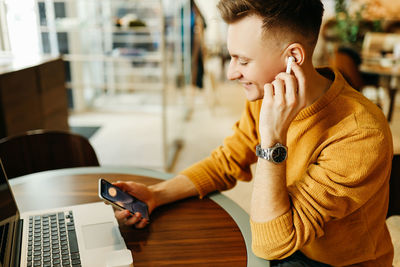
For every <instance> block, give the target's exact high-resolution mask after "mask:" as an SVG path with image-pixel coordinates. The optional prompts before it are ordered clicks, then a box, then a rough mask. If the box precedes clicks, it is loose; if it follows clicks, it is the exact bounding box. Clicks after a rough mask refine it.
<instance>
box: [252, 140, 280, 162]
mask: <svg viewBox="0 0 400 267" xmlns="http://www.w3.org/2000/svg"><path fill="white" fill-rule="evenodd" d="M256 155H257V157H259V158H263V159H266V160H268V161H270V162H273V163H276V164H279V163H282V162H284V161H285V160H286V158H287V147H286V146H284V145H282V144H280V143H276V144H275V145H274V146H273V147H270V148H267V149H263V148H261V146H260V145H257V146H256Z"/></svg>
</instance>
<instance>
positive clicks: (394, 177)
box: [387, 155, 400, 217]
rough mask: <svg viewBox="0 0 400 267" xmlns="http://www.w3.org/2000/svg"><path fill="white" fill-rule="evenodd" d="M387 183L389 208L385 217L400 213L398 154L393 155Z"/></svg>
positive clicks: (399, 163) (399, 164) (399, 156)
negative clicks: (388, 187)
mask: <svg viewBox="0 0 400 267" xmlns="http://www.w3.org/2000/svg"><path fill="white" fill-rule="evenodd" d="M389 184H390V191H389V210H388V213H387V217H389V216H391V215H400V155H394V156H393V161H392V172H391V174H390V182H389Z"/></svg>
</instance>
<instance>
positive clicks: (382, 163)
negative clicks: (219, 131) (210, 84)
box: [116, 0, 393, 266]
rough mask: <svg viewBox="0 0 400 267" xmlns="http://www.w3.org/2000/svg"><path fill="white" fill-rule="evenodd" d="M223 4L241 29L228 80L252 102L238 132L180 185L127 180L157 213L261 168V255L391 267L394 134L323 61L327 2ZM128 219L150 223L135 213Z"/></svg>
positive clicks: (254, 216)
mask: <svg viewBox="0 0 400 267" xmlns="http://www.w3.org/2000/svg"><path fill="white" fill-rule="evenodd" d="M218 8H219V9H220V11H221V14H222V17H223V19H224V20H225V21H226V22H227V23H228V24H229V28H228V42H227V43H228V50H229V53H230V55H231V62H230V65H229V69H228V78H229V79H231V80H238V81H239V82H240V83H241V84H242V85H243V87H244V90H245V93H246V97H247V100H248V102H247V103H246V108H245V110H244V112H243V114H242V117H241V119H240V120H239V122H238V123H237V124H236V125H235V127H234V131H235V132H234V134H233V135H232V136H231V137H228V138H226V139H225V141H224V145H223V146H222V147H219V148H217V149H216V150H214V151H213V152H212V154H211V156H210V157H208V158H206V159H204V160H203V161H201V162H199V163H197V164H195V165H193V166H191V167H189V168H188V169H186V170H184V171H183V172H182V173H181V174H180V175H178V176H177V177H175V178H174V179H172V180H169V181H165V182H162V183H159V184H157V185H154V186H151V187H148V188H147V187H146V186H144V185H139V184H136V183H116V185H117V186H119V187H121V188H122V189H123V190H125V191H127V192H129V193H131V194H133V195H135V196H136V197H138V198H139V199H141V200H143V201H146V202H147V203H148V205H149V211H150V212H151V211H152V210H153V209H154V208H156V207H158V206H160V205H163V204H165V203H169V202H172V201H176V200H178V199H182V198H185V197H189V196H194V195H199V196H200V197H203V196H205V195H206V194H208V193H209V192H212V191H215V190H225V189H229V188H231V187H233V186H234V185H235V183H236V180H238V179H239V180H246V181H247V180H250V179H251V178H252V175H251V171H250V165H251V164H253V163H256V164H257V165H256V173H255V176H254V189H253V195H252V203H251V214H250V217H251V220H250V224H251V228H252V236H253V238H252V240H253V244H252V246H253V251H254V253H255V254H256V255H257V256H259V257H262V258H265V259H270V260H278V259H282V260H280V261H272V264H273V265H277V266H299V265H298V264H299V262H300V263H301V264H303V265H301V266H304V265H305V266H326V265H327V264H328V265H336V266H344V265H357V266H391V264H392V259H393V246H392V244H391V239H390V236H389V233H388V230H387V228H386V224H385V217H386V212H387V206H388V192H389V183H388V181H389V175H390V166H391V159H392V155H393V148H392V138H391V133H390V129H389V126H388V124H387V122H386V119H385V117H384V116H383V114H382V112H381V111H380V110H379V108H377V107H376V106H375V105H374V104H372V103H371V102H370V101H368V100H367V99H366V98H365V97H363V96H362V95H361V94H360V93H359V92H356V91H355V90H354V89H352V88H351V87H350V86H349V85H348V84H347V83H346V82H345V81H344V79H343V77H342V76H341V75H340V74H339V73H338V72H337V71H332V70H330V69H328V68H322V69H315V68H314V66H313V64H312V54H313V51H314V47H315V44H316V42H317V38H318V33H319V28H320V25H321V20H322V14H323V6H322V3H321V2H320V0H301V1H299V0H286V1H281V0H264V1H263V0H221V1H220V3H219V4H218ZM290 56H292V57H294V63H293V65H292V72H291V73H290V74H288V73H285V72H284V71H285V67H286V64H287V59H288V58H289V57H290ZM257 156H258V157H257ZM116 217H117V218H118V219H119V220H121V221H125V223H126V224H128V225H135V226H136V227H139V228H141V227H144V226H145V225H146V223H147V221H146V220H144V219H141V218H140V214H136V215H133V216H131V217H129V212H127V211H122V212H116ZM291 264H293V265H291Z"/></svg>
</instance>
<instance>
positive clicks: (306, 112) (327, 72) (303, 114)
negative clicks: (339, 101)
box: [294, 67, 344, 121]
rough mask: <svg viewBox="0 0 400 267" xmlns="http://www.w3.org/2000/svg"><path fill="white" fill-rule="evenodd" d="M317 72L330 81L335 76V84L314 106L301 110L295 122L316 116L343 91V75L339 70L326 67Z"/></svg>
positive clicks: (318, 69)
mask: <svg viewBox="0 0 400 267" xmlns="http://www.w3.org/2000/svg"><path fill="white" fill-rule="evenodd" d="M317 71H318V72H319V73H320V74H321V75H323V76H325V77H326V78H328V79H329V78H330V77H332V76H334V79H333V82H332V84H331V86H330V87H329V89H328V91H326V93H325V94H324V95H323V96H322V97H320V98H319V99H318V100H317V101H315V102H314V103H313V104H311V105H310V106H308V107H306V108H305V109H303V110H301V111H300V112H299V114H297V116H296V118H295V119H294V120H295V121H298V120H303V119H306V118H308V117H310V116H312V115H314V114H316V113H317V112H319V111H320V110H322V109H323V108H324V107H326V106H327V105H328V104H329V103H330V102H331V101H332V100H334V99H335V98H336V96H337V95H339V93H340V92H341V91H342V89H343V85H344V80H343V77H342V75H340V73H339V72H338V71H337V70H332V69H331V68H328V67H325V68H317Z"/></svg>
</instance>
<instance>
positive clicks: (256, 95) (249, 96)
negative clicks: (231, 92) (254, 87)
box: [245, 91, 263, 102]
mask: <svg viewBox="0 0 400 267" xmlns="http://www.w3.org/2000/svg"><path fill="white" fill-rule="evenodd" d="M245 94H246V98H247V100H248V101H250V102H253V101H257V100H260V99H262V98H263V96H262V95H261V94H260V93H259V92H256V93H255V92H249V91H245Z"/></svg>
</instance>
